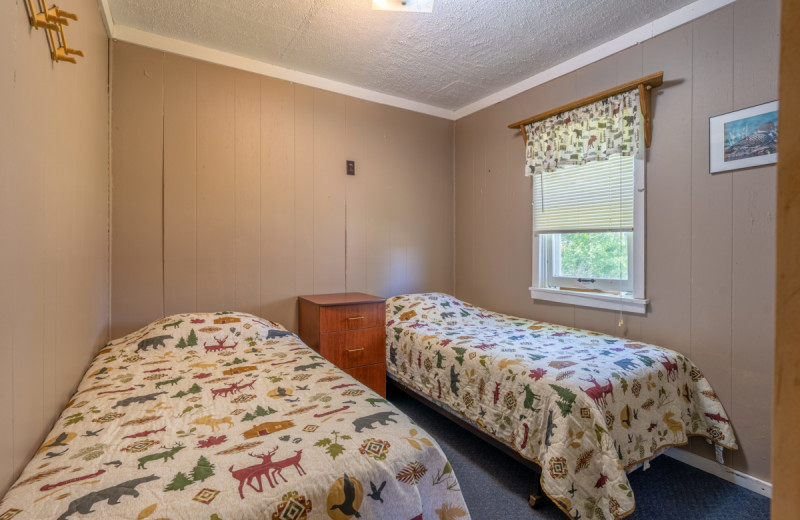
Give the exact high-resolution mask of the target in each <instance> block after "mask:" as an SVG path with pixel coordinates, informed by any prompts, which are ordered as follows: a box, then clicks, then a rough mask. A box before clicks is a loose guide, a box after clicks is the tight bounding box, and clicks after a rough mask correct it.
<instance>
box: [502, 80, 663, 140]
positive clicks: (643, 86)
mask: <svg viewBox="0 0 800 520" xmlns="http://www.w3.org/2000/svg"><path fill="white" fill-rule="evenodd" d="M662 83H664V71H660V72H656V73H654V74H650V75H649V76H644V77H642V78H639V79H636V80H633V81H629V82H627V83H624V84H622V85H617V86H616V87H613V88H610V89H608V90H604V91H602V92H598V93H597V94H593V95H591V96H588V97H585V98H583V99H579V100H578V101H575V102H573V103H569V104H567V105H564V106H561V107H558V108H554V109H553V110H548V111H547V112H542V113H541V114H538V115H535V116H533V117H529V118H528V119H523V120H522V121H517V122H516V123H513V124H510V125H508V127H509V128H519V129H520V130H522V137H523V138H524V139H525V141H527V140H528V138H527V136H526V135H525V125H529V124H531V123H535V122H536V121H542V120H544V119H547V118H548V117H552V116H554V115H556V114H561V113H562V112H567V111H569V110H575V109H576V108H580V107H583V106H586V105H590V104H592V103H596V102H598V101H601V100H603V99H606V98H610V97H611V96H616V95H617V94H621V93H623V92H628V91H629V90H633V89H637V88H638V89H639V103H640V104H641V107H642V116H643V120H644V143H645V146H646V147H648V148H649V147H650V141H651V140H652V135H653V125H652V121H651V118H652V110H651V108H650V107H651V104H650V90H651V89H653V88H655V87H658V86H661V84H662Z"/></svg>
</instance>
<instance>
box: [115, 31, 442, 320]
mask: <svg viewBox="0 0 800 520" xmlns="http://www.w3.org/2000/svg"><path fill="white" fill-rule="evenodd" d="M112 55H113V60H112V62H113V66H112V111H113V112H112V113H113V116H112V125H113V130H112V144H113V152H112V156H113V161H112V171H113V196H112V208H113V211H112V222H113V235H112V242H113V246H112V265H113V270H112V271H113V272H112V297H111V301H112V334H113V335H114V336H118V335H121V334H124V333H128V332H130V331H132V330H135V329H136V328H138V327H140V326H142V325H144V324H146V323H148V322H150V321H152V320H154V319H156V318H159V317H161V316H164V315H169V314H173V313H179V312H190V311H218V310H223V309H236V310H239V311H246V312H252V313H255V314H257V315H260V316H264V317H267V318H269V319H272V320H275V321H278V322H280V323H282V324H284V325H285V326H287V327H288V328H290V329H293V330H295V329H296V321H297V311H296V297H297V295H300V294H312V293H317V294H320V293H329V292H340V291H363V292H368V293H373V294H377V295H380V296H391V295H394V294H399V293H403V292H411V291H452V290H453V269H452V264H453V247H452V244H453V155H452V153H453V122H452V121H447V120H443V119H439V118H435V117H431V116H426V115H421V114H417V113H412V112H408V111H405V110H401V109H396V108H391V107H387V106H383V105H378V104H375V103H370V102H367V101H362V100H358V99H354V98H350V97H346V96H342V95H339V94H333V93H330V92H326V91H322V90H317V89H313V88H310V87H305V86H301V85H296V84H292V83H288V82H286V81H281V80H277V79H273V78H267V77H261V76H257V75H255V74H251V73H247V72H242V71H236V70H233V69H228V68H224V67H220V66H217V65H212V64H208V63H205V62H200V61H196V60H192V59H188V58H182V57H178V56H174V55H170V54H166V53H163V52H158V51H154V50H150V49H146V48H143V47H138V46H134V45H130V44H124V43H114V44H113V47H112ZM347 160H354V161H355V163H356V174H355V176H354V177H349V176H347V175H346V174H345V172H346V170H345V161H347Z"/></svg>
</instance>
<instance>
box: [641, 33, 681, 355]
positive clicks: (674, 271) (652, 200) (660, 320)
mask: <svg viewBox="0 0 800 520" xmlns="http://www.w3.org/2000/svg"><path fill="white" fill-rule="evenodd" d="M692 38H693V28H692V25H684V26H682V27H678V28H677V29H673V30H672V31H670V32H668V33H666V34H663V35H661V36H659V37H658V38H656V39H652V40H648V41H646V42H645V43H644V44H642V47H643V51H644V53H643V59H644V70H643V71H642V72H643V73H648V72H654V71H659V70H663V71H664V77H665V78H666V79H667V81H668V82H669V83H668V86H665V87H662V88H660V89H656V91H654V92H653V93H652V94H651V99H652V103H653V113H654V120H653V121H654V124H653V145H652V146H651V147H650V149H649V150H647V166H646V170H647V171H646V175H647V191H646V193H647V216H646V218H647V227H646V229H647V233H646V235H647V237H646V240H647V248H646V258H645V262H646V266H645V272H646V283H645V286H646V287H645V290H646V296H647V298H649V299H650V305H649V306H648V310H647V316H646V317H645V318H644V319H642V320H641V330H642V332H641V337H642V339H646V340H647V341H650V342H652V343H656V344H658V345H664V346H666V347H669V348H672V349H675V350H677V351H679V352H682V353H684V354H690V352H689V350H690V347H691V306H690V303H691V296H690V295H691V280H692V279H691V262H692V260H691V259H692V241H691V240H690V239H689V237H690V236H691V232H692V211H691V209H692V208H691V203H692V156H691V154H690V153H688V152H687V151H688V150H691V149H692V143H693V142H694V139H693V135H692V84H693V83H692V43H693V39H692ZM655 121H657V122H658V123H657V124H656V123H655Z"/></svg>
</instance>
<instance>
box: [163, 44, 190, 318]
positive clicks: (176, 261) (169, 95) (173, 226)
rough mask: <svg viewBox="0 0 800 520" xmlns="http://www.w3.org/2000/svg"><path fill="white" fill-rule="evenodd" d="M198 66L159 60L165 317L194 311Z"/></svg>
mask: <svg viewBox="0 0 800 520" xmlns="http://www.w3.org/2000/svg"><path fill="white" fill-rule="evenodd" d="M196 85H197V64H196V62H195V61H193V60H190V59H188V58H183V57H180V56H175V55H170V54H168V55H166V56H164V314H167V315H170V314H178V313H182V312H193V311H195V310H197V260H196V255H197V228H196V218H197V173H196V172H197V89H196Z"/></svg>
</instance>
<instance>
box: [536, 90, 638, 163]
mask: <svg viewBox="0 0 800 520" xmlns="http://www.w3.org/2000/svg"><path fill="white" fill-rule="evenodd" d="M640 126H641V108H640V104H639V92H638V91H637V90H629V91H628V92H623V93H621V94H617V95H615V96H611V97H608V98H606V99H603V100H601V101H597V102H595V103H592V104H590V105H586V106H582V107H579V108H575V109H573V110H569V111H566V112H561V113H560V114H556V115H554V116H551V117H549V118H547V119H544V120H542V121H535V122H533V123H530V124H528V125H525V135H526V136H527V138H528V141H527V146H526V169H525V174H526V175H534V174H537V173H542V172H552V171H555V170H556V169H558V168H563V167H564V166H570V165H576V164H586V163H588V162H591V161H598V160H600V161H602V160H606V159H608V157H609V156H610V155H614V154H620V155H636V154H637V153H638V151H639V132H640Z"/></svg>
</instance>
